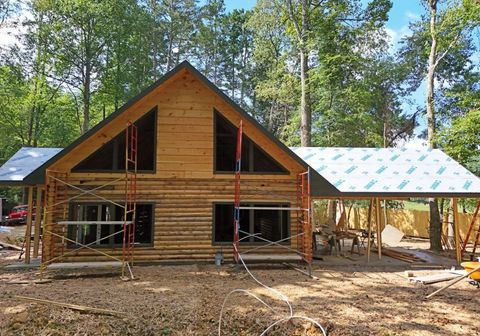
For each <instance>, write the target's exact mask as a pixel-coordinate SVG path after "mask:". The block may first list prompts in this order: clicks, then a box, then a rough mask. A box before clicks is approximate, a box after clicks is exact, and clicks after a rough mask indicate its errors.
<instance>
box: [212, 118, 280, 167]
mask: <svg viewBox="0 0 480 336" xmlns="http://www.w3.org/2000/svg"><path fill="white" fill-rule="evenodd" d="M237 130H238V129H237V127H235V126H234V125H233V124H232V123H230V122H229V121H228V120H227V119H225V118H224V117H223V116H221V115H220V114H219V113H218V112H215V171H218V172H233V171H234V170H235V155H236V148H237ZM242 171H243V172H257V173H285V172H287V170H286V169H285V168H283V167H282V166H281V165H280V164H279V163H278V162H277V161H275V160H274V159H273V158H272V157H270V156H269V155H268V154H267V153H265V151H263V150H262V149H260V147H259V146H258V145H257V144H255V143H254V142H253V141H252V140H250V139H249V138H248V137H247V136H245V135H244V136H243V139H242Z"/></svg>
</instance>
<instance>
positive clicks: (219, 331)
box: [218, 289, 275, 336]
mask: <svg viewBox="0 0 480 336" xmlns="http://www.w3.org/2000/svg"><path fill="white" fill-rule="evenodd" d="M237 292H242V293H245V294H247V295H250V296H252V297H254V298H255V299H257V300H258V301H260V302H261V303H262V304H263V305H264V306H266V307H268V308H270V309H271V310H272V311H273V312H275V309H273V308H272V306H270V305H269V304H268V303H266V302H265V301H263V300H262V299H260V298H259V297H258V296H256V295H255V294H253V293H252V292H250V291H248V290H246V289H234V290H232V291H230V292H229V293H228V294H227V296H226V297H225V300H223V304H222V309H221V310H220V318H219V322H218V336H221V334H222V329H221V328H222V317H223V310H224V308H225V304H226V303H227V300H228V298H229V297H230V295H232V294H233V293H237Z"/></svg>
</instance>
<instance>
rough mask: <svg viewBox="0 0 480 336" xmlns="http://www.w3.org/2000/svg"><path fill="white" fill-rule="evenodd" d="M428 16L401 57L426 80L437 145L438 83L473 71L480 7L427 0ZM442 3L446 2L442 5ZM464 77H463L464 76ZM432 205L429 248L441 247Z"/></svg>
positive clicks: (416, 81)
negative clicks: (473, 42)
mask: <svg viewBox="0 0 480 336" xmlns="http://www.w3.org/2000/svg"><path fill="white" fill-rule="evenodd" d="M423 3H424V4H425V6H426V8H427V15H426V16H424V17H423V18H422V19H421V21H420V22H416V23H414V24H413V25H412V26H411V28H412V30H413V34H412V36H410V37H407V38H406V39H405V40H404V43H405V45H404V47H403V48H402V50H401V53H400V54H401V56H402V58H403V59H404V60H406V62H408V63H409V64H410V65H411V66H412V69H413V71H412V80H411V82H412V83H413V85H414V86H416V87H418V86H419V85H420V83H421V81H422V79H424V80H425V82H426V93H425V98H426V99H425V111H426V119H427V142H428V145H429V146H430V148H435V135H436V128H437V123H438V121H437V120H436V119H437V113H436V111H435V110H436V105H437V101H436V97H438V96H439V94H441V92H438V90H436V88H435V83H436V82H442V80H444V81H445V80H446V81H449V82H450V83H449V84H450V85H451V84H453V83H455V81H456V80H457V78H456V77H459V76H458V74H459V72H460V73H463V74H465V73H466V72H468V71H470V70H471V69H472V68H471V67H468V66H465V63H466V62H468V57H465V56H466V54H465V52H467V54H468V51H466V49H468V46H469V43H468V40H469V39H470V38H471V37H470V34H471V32H472V30H473V29H474V28H475V27H476V26H477V25H478V23H479V18H480V6H478V5H477V4H475V2H474V1H473V0H462V1H460V0H458V1H448V2H443V3H440V2H439V1H438V0H424V2H423ZM440 5H443V6H441V7H440ZM462 77H463V76H462ZM429 204H430V248H431V249H433V250H442V244H441V232H442V223H441V219H440V213H439V209H438V201H437V200H436V199H434V198H431V199H429Z"/></svg>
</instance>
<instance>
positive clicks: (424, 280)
mask: <svg viewBox="0 0 480 336" xmlns="http://www.w3.org/2000/svg"><path fill="white" fill-rule="evenodd" d="M457 277H458V274H452V273H450V272H448V271H446V272H442V273H436V274H430V275H424V276H417V277H412V278H410V279H409V280H410V281H411V282H416V283H421V284H424V285H429V284H434V283H437V282H443V281H448V280H452V279H455V278H457Z"/></svg>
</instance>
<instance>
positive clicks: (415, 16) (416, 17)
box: [405, 11, 420, 21]
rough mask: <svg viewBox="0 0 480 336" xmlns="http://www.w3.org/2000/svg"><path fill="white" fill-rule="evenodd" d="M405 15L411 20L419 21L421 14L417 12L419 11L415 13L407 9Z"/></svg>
mask: <svg viewBox="0 0 480 336" xmlns="http://www.w3.org/2000/svg"><path fill="white" fill-rule="evenodd" d="M405 16H406V17H407V19H409V20H410V21H417V20H419V19H420V14H417V13H413V12H411V11H406V12H405Z"/></svg>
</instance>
